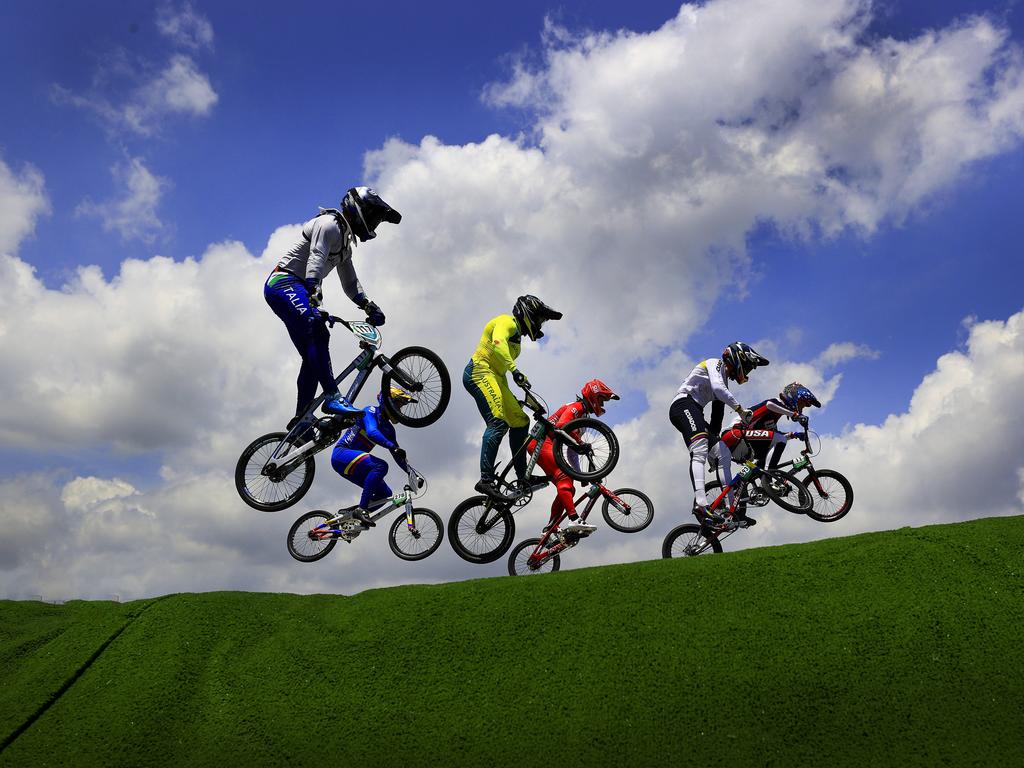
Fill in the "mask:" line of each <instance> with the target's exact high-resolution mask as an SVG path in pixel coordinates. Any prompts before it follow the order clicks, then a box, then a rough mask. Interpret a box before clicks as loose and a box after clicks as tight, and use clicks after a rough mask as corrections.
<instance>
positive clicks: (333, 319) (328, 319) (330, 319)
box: [321, 310, 377, 328]
mask: <svg viewBox="0 0 1024 768" xmlns="http://www.w3.org/2000/svg"><path fill="white" fill-rule="evenodd" d="M321 311H322V310H321ZM321 317H322V318H323V321H324V322H325V323H327V325H328V326H329V327H331V328H333V327H334V324H335V323H341V324H342V325H344V326H348V324H349V323H350V322H352V321H351V320H346V319H345V318H343V317H338V316H337V315H331V314H326V313H325V314H322V315H321ZM359 322H361V323H366V324H367V325H372V326H373V327H374V328H376V327H377V324H376V323H371V322H370V318H366V320H360V321H359Z"/></svg>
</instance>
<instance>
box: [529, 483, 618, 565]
mask: <svg viewBox="0 0 1024 768" xmlns="http://www.w3.org/2000/svg"><path fill="white" fill-rule="evenodd" d="M601 497H603V498H606V499H608V500H609V501H611V502H612V503H613V504H616V505H617V506H619V508H620V509H622V508H624V507H625V508H628V506H629V505H627V504H626V503H625V502H624V501H623V500H622V499H620V498H619V497H618V496H616V495H615V494H614V493H612V492H611V490H609V489H608V487H607V486H605V485H604V484H603V483H600V482H595V483H591V484H590V487H589V488H587V490H585V491H584V492H583V493H582V494H581V495H580V497H579V498H578V499H576V500H575V501H574V502H573V506H574V507H576V508H577V509H579V505H580V504H581V503H582V502H583V500H584V499H586V500H587V505H586V506H585V507H584V508H583V511H582V512H580V513H579V516H580V520H582V521H583V522H586V520H587V517H588V516H589V515H590V513H591V511H592V510H593V509H594V505H595V504H597V500H598V498H601ZM568 517H569V510H567V509H563V510H562V513H561V514H560V515H559V516H558V517H557V518H556V519H555V524H554V525H551V526H550V527H549V528H548V530H547V531H546V532H545V533H544V535H543V536H541V539H540V542H539V543H538V544H537V546H536V547H535V548H534V550H533V552H531V553H530V557H529V562H530V563H536V564H537V566H540V565H541V564H543V563H544V561H545V560H547V559H548V558H550V557H552V556H553V555H557V554H560V553H562V552H564V551H565V550H567V549H571V548H572V547H575V546H576V545H577V544H578V543H579V542H580V537H579V536H574V535H573V534H569V535H568V536H566V537H561V536H559V535H558V534H556V533H555V529H556V528H558V527H559V526H561V524H562V523H563V522H564V521H565V520H566V519H567V518H568ZM569 536H571V537H572V539H571V540H570V539H569ZM552 537H554V538H557V539H559V541H558V543H557V544H553V545H551V546H548V542H549V541H550V540H551V539H552Z"/></svg>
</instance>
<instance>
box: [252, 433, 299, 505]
mask: <svg viewBox="0 0 1024 768" xmlns="http://www.w3.org/2000/svg"><path fill="white" fill-rule="evenodd" d="M287 434H288V433H287V432H269V433H267V434H266V435H263V436H262V437H257V438H256V439H255V440H253V441H252V442H251V443H249V445H248V446H246V448H245V450H244V451H242V455H241V456H239V457H238V463H237V464H235V490H236V491H238V495H239V496H240V497H241V498H242V501H244V502H245V503H246V504H248V505H249V506H250V507H252V508H253V509H258V510H260V511H261V512H277V511H279V510H282V509H287V508H288V507H290V506H291V505H292V504H294V503H295V502H297V501H298V500H299V499H301V498H302V497H303V496H305V495H306V491H308V490H309V488H310V486H311V485H313V476H314V474H316V462H314V461H313V454H309V455H307V456H306V458H305V460H304V461H303V462H302V463H301V464H299V465H298V466H296V467H295V468H294V469H292V470H290V471H289V472H288V474H286V475H285V476H284V477H282V478H281V479H280V480H272V479H271V478H269V477H267V476H266V475H264V474H262V470H263V466H264V465H265V464H266V463H267V460H268V459H269V458H270V456H271V455H272V454H273V453H274V451H275V450H276V449H277V446H278V445H279V444H280V443H281V441H282V440H284V438H285V437H286V436H287ZM288 442H289V443H290V444H291V445H293V446H296V447H297V446H300V445H302V444H303V443H302V442H299V441H297V440H296V439H295V438H292V439H291V440H289V441H288ZM266 448H269V449H270V450H267V451H265V453H263V454H261V453H259V452H260V451H261V450H263V449H266ZM254 456H259V457H260V458H257V461H256V462H252V458H253V457H254ZM253 467H255V469H253ZM296 473H300V474H299V475H298V476H297V477H296ZM289 479H291V480H289ZM296 480H297V483H296V482H295V481H296ZM272 491H278V492H283V493H284V495H283V496H278V495H277V494H275V493H272ZM268 497H270V498H268Z"/></svg>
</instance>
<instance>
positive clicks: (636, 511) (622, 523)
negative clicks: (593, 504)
mask: <svg viewBox="0 0 1024 768" xmlns="http://www.w3.org/2000/svg"><path fill="white" fill-rule="evenodd" d="M612 494H613V495H614V496H617V497H618V501H616V500H614V499H609V498H608V497H607V496H605V499H604V506H602V507H601V515H602V516H603V517H604V521H605V522H606V523H608V526H609V527H610V528H613V529H614V530H616V531H619V532H620V533H637V532H638V531H642V530H643V529H644V528H646V527H647V526H648V525H650V524H651V521H652V520H653V519H654V502H652V501H651V499H650V497H649V496H648V495H647V494H646V493H642V492H640V491H638V490H636V489H635V488H619V490H617V491H612Z"/></svg>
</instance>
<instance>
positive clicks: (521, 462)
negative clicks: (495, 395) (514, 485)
mask: <svg viewBox="0 0 1024 768" xmlns="http://www.w3.org/2000/svg"><path fill="white" fill-rule="evenodd" d="M498 391H499V393H500V396H501V410H500V412H499V414H498V415H499V416H501V418H502V419H504V420H505V421H506V422H507V423H508V425H509V433H508V443H509V447H510V448H511V449H512V454H513V459H512V465H513V466H514V467H515V471H516V477H518V478H519V479H520V480H525V479H526V451H520V450H519V448H520V447H521V446H522V445H523V443H525V442H526V438H527V436H528V435H529V434H530V417H529V416H527V415H526V412H525V411H523V407H522V406H521V405H519V401H518V400H517V399H516V396H515V395H513V394H512V390H511V389H509V387H508V382H507V381H506V380H505V377H504V376H500V377H498ZM517 451H518V453H517Z"/></svg>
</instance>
